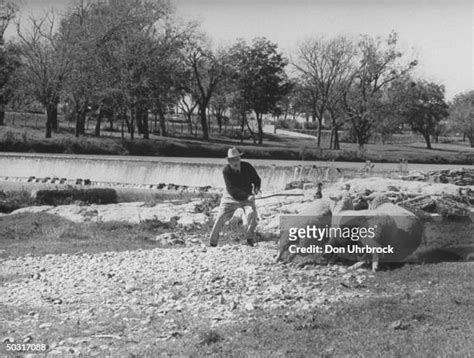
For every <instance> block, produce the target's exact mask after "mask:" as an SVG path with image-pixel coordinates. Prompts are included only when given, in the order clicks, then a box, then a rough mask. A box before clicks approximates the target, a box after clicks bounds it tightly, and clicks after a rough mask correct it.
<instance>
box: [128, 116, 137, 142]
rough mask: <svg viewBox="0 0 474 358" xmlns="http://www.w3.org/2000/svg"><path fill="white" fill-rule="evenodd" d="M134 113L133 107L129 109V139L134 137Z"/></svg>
mask: <svg viewBox="0 0 474 358" xmlns="http://www.w3.org/2000/svg"><path fill="white" fill-rule="evenodd" d="M135 114H136V112H135V111H134V110H133V109H130V126H129V128H130V139H131V140H133V139H134V138H135Z"/></svg>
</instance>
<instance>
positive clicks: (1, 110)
mask: <svg viewBox="0 0 474 358" xmlns="http://www.w3.org/2000/svg"><path fill="white" fill-rule="evenodd" d="M5 105H6V101H5V96H4V95H1V96H0V126H4V125H5Z"/></svg>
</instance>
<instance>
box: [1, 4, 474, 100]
mask: <svg viewBox="0 0 474 358" xmlns="http://www.w3.org/2000/svg"><path fill="white" fill-rule="evenodd" d="M19 1H20V2H21V8H22V13H23V15H22V18H26V17H27V16H26V14H33V15H34V16H35V15H38V14H41V13H44V11H45V10H47V9H50V8H54V9H57V10H62V9H64V8H65V7H66V6H67V4H68V3H69V2H68V1H58V0H19ZM172 2H173V3H174V4H175V7H176V10H177V12H178V14H179V16H180V17H182V18H183V19H189V20H197V21H198V22H199V23H200V24H201V28H202V29H203V30H204V31H205V32H207V33H208V34H209V36H210V37H211V38H212V40H213V42H214V44H216V45H219V44H222V45H226V44H227V45H229V44H232V43H233V42H234V41H235V40H236V39H237V38H243V39H246V40H248V41H250V40H251V39H252V38H254V37H257V36H265V37H267V38H268V39H269V40H271V41H273V42H276V43H277V44H278V45H279V48H280V50H281V51H282V52H284V53H285V54H286V55H287V56H288V57H290V56H295V55H296V49H297V46H298V43H300V42H301V41H303V40H305V39H307V38H311V37H319V36H324V37H327V38H331V37H333V36H337V35H346V36H351V37H354V38H357V37H358V36H359V35H360V34H368V35H372V36H381V37H387V35H388V34H389V33H390V32H391V31H392V30H395V31H396V32H397V33H398V34H399V43H400V48H401V49H402V50H403V51H404V53H406V54H407V55H408V56H414V57H415V58H417V59H418V61H419V66H418V69H417V72H416V75H418V76H419V77H421V78H423V79H427V80H429V81H434V82H437V83H441V84H444V85H445V87H446V97H447V99H451V98H452V97H453V96H454V95H455V94H457V93H459V92H464V91H468V90H473V89H474V78H473V76H474V38H473V37H474V35H473V33H474V5H473V4H474V1H472V0H390V1H388V0H332V1H331V0H293V1H290V0H286V1H284V0H253V1H252V0H240V1H236V0H200V1H198V0H173V1H172ZM9 31H10V32H11V33H13V31H12V28H10V29H9ZM7 35H8V33H7Z"/></svg>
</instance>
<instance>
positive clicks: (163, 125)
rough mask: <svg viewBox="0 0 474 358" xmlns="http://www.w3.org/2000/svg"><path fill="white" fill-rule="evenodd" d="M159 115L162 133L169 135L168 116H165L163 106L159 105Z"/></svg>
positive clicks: (162, 134) (163, 135) (164, 135)
mask: <svg viewBox="0 0 474 358" xmlns="http://www.w3.org/2000/svg"><path fill="white" fill-rule="evenodd" d="M157 110H158V116H159V118H160V135H161V136H162V137H166V136H168V133H166V118H165V112H164V111H163V109H162V108H161V106H158V108H157Z"/></svg>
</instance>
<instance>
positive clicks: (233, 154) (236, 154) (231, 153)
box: [227, 147, 243, 159]
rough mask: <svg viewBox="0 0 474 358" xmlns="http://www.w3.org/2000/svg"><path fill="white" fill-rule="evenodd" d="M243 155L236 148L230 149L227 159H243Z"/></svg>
mask: <svg viewBox="0 0 474 358" xmlns="http://www.w3.org/2000/svg"><path fill="white" fill-rule="evenodd" d="M242 154H243V153H240V152H239V150H238V149H237V148H236V147H233V148H229V150H228V151H227V159H231V158H236V157H241V156H242Z"/></svg>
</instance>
